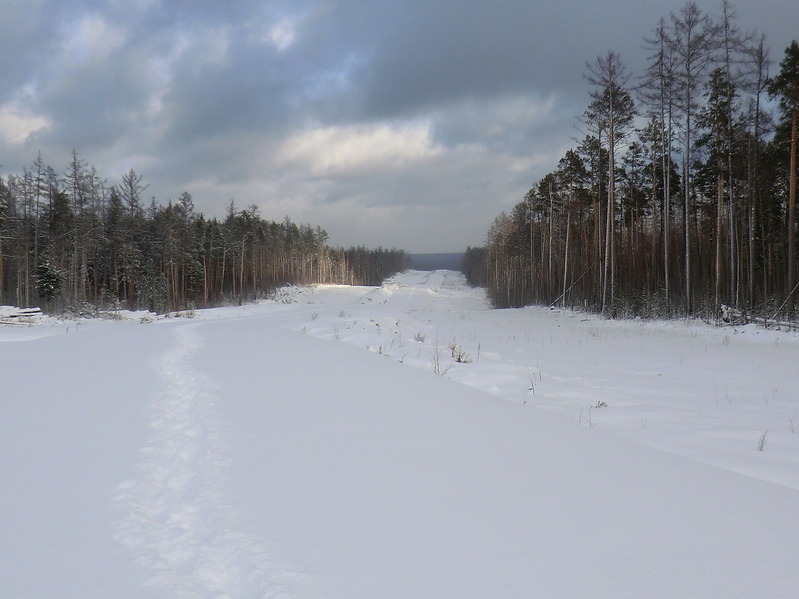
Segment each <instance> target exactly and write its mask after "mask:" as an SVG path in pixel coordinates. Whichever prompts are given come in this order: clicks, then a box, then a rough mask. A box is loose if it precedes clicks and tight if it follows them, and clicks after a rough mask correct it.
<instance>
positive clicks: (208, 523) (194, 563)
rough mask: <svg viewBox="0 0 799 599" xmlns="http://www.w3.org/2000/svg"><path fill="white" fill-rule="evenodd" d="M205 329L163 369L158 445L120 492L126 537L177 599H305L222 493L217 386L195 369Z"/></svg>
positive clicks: (157, 402)
mask: <svg viewBox="0 0 799 599" xmlns="http://www.w3.org/2000/svg"><path fill="white" fill-rule="evenodd" d="M197 326H198V325H196V324H192V325H187V326H181V327H178V328H176V329H175V336H176V338H177V342H176V344H175V345H174V346H173V347H172V348H170V349H169V350H167V351H166V352H165V353H164V354H163V355H161V356H160V357H159V358H158V360H157V364H156V368H157V371H158V375H159V377H160V378H161V379H162V380H163V382H164V390H163V391H162V392H161V393H159V394H158V395H157V396H156V397H155V398H154V402H153V408H152V420H151V427H152V436H151V439H150V440H149V442H148V444H147V445H146V446H145V447H144V448H142V450H141V455H140V463H139V470H140V475H139V479H138V480H135V481H128V482H125V483H122V484H121V485H120V493H119V497H118V500H119V501H120V503H121V504H122V505H123V507H124V509H125V513H126V514H127V515H126V516H125V518H124V519H123V520H122V521H121V522H120V523H119V526H118V531H117V535H116V538H117V540H118V541H119V542H121V543H122V544H123V545H125V546H126V547H128V548H129V549H130V550H131V551H132V552H133V553H134V555H136V558H137V561H139V562H141V564H142V565H143V566H144V567H145V569H146V570H147V573H148V583H149V584H151V585H153V586H156V587H159V588H161V589H163V590H164V592H165V594H166V596H168V597H170V599H265V598H275V599H295V598H296V597H297V595H295V594H294V592H293V591H292V590H291V587H293V586H296V585H297V584H298V583H299V582H300V580H301V579H302V577H301V576H299V575H298V574H296V573H295V572H293V571H291V570H289V569H287V568H286V567H283V566H278V565H276V564H275V563H273V561H272V560H270V558H269V556H268V554H267V552H266V551H265V549H264V548H263V547H262V545H261V543H259V542H258V540H256V539H255V538H252V536H251V535H248V534H246V533H243V532H240V529H241V528H242V527H241V525H238V526H237V525H236V522H235V521H236V517H235V515H234V513H233V510H232V507H231V505H230V502H229V500H228V499H227V497H226V496H225V493H224V492H223V491H222V489H223V488H224V485H223V483H224V477H223V476H222V473H223V470H224V465H225V460H224V457H223V456H224V451H223V444H222V443H221V440H220V434H219V429H220V426H219V423H218V422H217V420H216V417H215V414H214V395H213V385H212V383H211V381H210V380H209V379H208V377H207V376H205V375H204V374H203V373H202V372H200V371H198V370H197V369H196V368H194V367H193V366H192V364H191V356H192V355H193V354H194V352H196V351H197V350H198V349H199V348H200V347H201V346H202V339H201V337H200V335H199V333H198V332H197V330H196V329H197Z"/></svg>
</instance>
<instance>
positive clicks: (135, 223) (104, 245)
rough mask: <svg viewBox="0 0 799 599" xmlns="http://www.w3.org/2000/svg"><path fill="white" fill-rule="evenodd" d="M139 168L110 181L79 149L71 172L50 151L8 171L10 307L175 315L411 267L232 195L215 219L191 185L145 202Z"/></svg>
mask: <svg viewBox="0 0 799 599" xmlns="http://www.w3.org/2000/svg"><path fill="white" fill-rule="evenodd" d="M142 181H143V178H142V175H140V174H138V173H136V172H135V171H134V170H130V171H129V172H128V173H126V174H125V175H124V176H123V177H122V178H121V181H119V182H118V183H116V184H114V185H108V184H107V182H106V181H105V180H104V179H102V178H101V177H100V176H99V175H98V173H97V171H96V169H95V168H94V167H91V166H89V165H88V164H87V162H86V161H85V160H84V159H83V158H81V157H80V156H79V154H78V153H77V152H73V153H72V159H71V161H70V162H69V164H68V165H67V167H66V169H65V170H64V172H63V173H58V172H56V171H55V170H54V169H53V168H52V167H50V166H47V165H46V164H45V163H44V161H43V160H42V157H41V154H39V155H38V156H37V158H36V159H35V160H34V161H33V164H32V165H31V166H30V167H29V168H25V169H23V172H22V174H12V175H9V176H7V177H5V178H3V177H0V304H10V305H16V306H22V307H27V306H40V307H42V308H44V309H47V310H51V311H55V310H75V311H82V310H86V309H92V308H93V307H111V306H123V307H127V308H131V309H137V308H138V309H149V310H152V311H155V312H159V313H160V312H167V311H172V310H180V309H185V308H188V307H193V306H197V307H205V306H213V305H219V304H222V303H230V302H238V303H241V302H243V301H248V300H252V299H255V298H260V297H264V296H265V295H266V294H268V293H269V292H270V291H272V290H274V289H275V288H276V287H277V286H280V285H284V284H308V283H339V284H362V285H379V284H380V283H381V282H382V281H383V279H384V278H386V277H387V276H390V275H391V274H394V273H396V272H398V271H401V270H403V269H405V268H406V267H407V256H406V254H405V252H404V251H402V250H396V249H391V250H387V249H383V248H379V249H376V250H372V249H367V248H365V247H353V248H349V249H342V248H332V247H330V246H329V245H328V243H327V241H328V235H327V233H326V232H325V231H324V230H323V229H321V228H319V227H316V228H313V227H311V226H310V225H297V224H295V223H293V222H291V221H290V220H289V219H288V218H286V219H285V220H284V221H282V222H273V221H268V220H265V219H263V218H261V216H260V214H259V210H258V208H257V207H256V206H249V207H247V208H245V209H238V208H237V207H236V205H235V203H234V202H233V201H232V200H231V201H229V203H228V205H227V211H226V216H225V218H224V219H221V220H219V219H217V218H210V219H209V218H206V217H205V216H204V215H203V214H202V213H200V212H197V211H196V210H195V208H194V203H193V200H192V197H191V195H190V194H189V193H185V192H184V193H183V194H182V195H181V196H180V197H179V198H178V199H177V201H175V202H172V201H169V202H168V203H167V204H166V205H165V206H164V205H161V204H159V203H157V202H156V200H155V199H154V198H153V199H151V201H150V202H149V203H147V202H146V200H145V198H144V193H145V191H146V189H147V185H145V184H144V183H143V182H142Z"/></svg>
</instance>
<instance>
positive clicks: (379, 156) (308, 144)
mask: <svg viewBox="0 0 799 599" xmlns="http://www.w3.org/2000/svg"><path fill="white" fill-rule="evenodd" d="M440 152H441V148H440V147H438V146H437V145H435V144H434V143H433V142H432V140H431V136H430V128H429V125H428V124H426V123H425V124H411V125H405V126H393V125H376V126H375V125H358V126H349V127H324V128H316V129H309V130H306V131H303V132H301V133H298V134H297V135H294V136H292V137H290V138H289V139H288V140H287V141H286V142H285V144H284V147H283V149H282V151H281V154H282V156H283V157H284V159H285V160H286V161H287V162H304V163H307V164H308V165H309V168H310V171H311V173H312V174H313V175H314V176H316V177H337V176H339V177H346V176H363V175H368V174H371V173H375V172H378V171H393V170H398V169H402V168H404V167H407V166H408V165H410V164H413V163H417V162H419V161H422V160H425V159H428V158H431V157H433V156H436V155H438V154H440Z"/></svg>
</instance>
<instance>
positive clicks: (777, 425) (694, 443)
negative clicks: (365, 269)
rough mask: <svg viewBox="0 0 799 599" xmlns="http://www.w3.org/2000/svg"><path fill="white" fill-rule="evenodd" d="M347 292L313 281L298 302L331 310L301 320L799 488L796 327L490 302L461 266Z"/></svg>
mask: <svg viewBox="0 0 799 599" xmlns="http://www.w3.org/2000/svg"><path fill="white" fill-rule="evenodd" d="M362 289H363V288H362ZM336 292H337V290H336V289H334V288H317V289H316V290H312V291H310V292H309V291H306V292H304V293H303V294H302V295H301V296H300V297H299V298H298V300H299V301H301V302H310V303H314V302H317V303H318V304H319V305H320V308H319V309H318V311H317V316H316V317H315V318H314V319H312V320H308V321H307V322H304V323H298V324H297V326H298V327H299V328H301V329H302V330H304V331H306V332H307V333H309V334H311V335H314V336H318V337H322V338H327V339H336V340H339V341H341V342H344V343H349V344H353V345H358V346H361V347H365V348H367V349H369V350H370V351H373V352H377V353H380V354H383V355H385V356H387V357H390V358H392V359H395V360H401V361H402V362H403V363H404V364H407V365H413V366H416V367H418V368H422V369H425V370H431V371H432V370H435V362H436V357H435V356H436V355H437V356H438V362H439V367H438V370H439V372H440V373H441V372H443V373H444V376H446V377H447V378H449V379H451V380H454V381H458V382H461V383H465V384H467V385H470V386H473V387H476V388H478V389H481V390H483V391H486V392H489V393H491V394H494V395H497V396H499V397H502V398H503V399H507V400H510V401H515V402H521V403H526V404H529V405H534V406H537V407H540V408H543V409H546V410H548V411H552V412H555V413H558V414H560V415H562V416H564V417H566V418H568V419H570V420H572V421H574V422H576V423H578V424H582V425H583V426H586V427H589V428H598V429H601V430H602V431H603V432H609V433H612V434H617V435H621V436H623V437H625V438H628V439H631V440H634V441H636V442H638V443H642V444H644V445H648V446H652V447H656V448H658V449H663V450H665V451H669V452H671V453H675V454H678V455H681V456H684V457H689V458H692V459H696V460H698V461H701V462H704V463H709V464H712V465H715V466H719V467H722V468H725V469H729V470H733V471H736V472H740V473H742V474H746V475H748V476H753V477H756V478H761V479H763V480H768V481H770V482H776V483H778V484H782V485H786V486H789V487H791V488H794V489H799V391H797V389H799V335H797V334H796V333H789V332H780V331H767V330H763V329H760V328H757V327H755V326H746V327H735V328H733V327H722V328H717V327H713V326H709V325H704V324H702V323H696V322H684V321H673V322H657V321H656V322H649V321H607V320H603V319H601V318H599V317H596V316H592V315H587V314H580V313H574V312H570V311H560V310H547V309H545V308H538V307H530V308H525V309H520V310H490V309H488V306H487V305H486V303H485V299H484V295H483V293H482V291H481V290H476V289H469V288H468V287H466V286H465V285H464V283H463V277H462V276H461V275H460V274H457V273H452V272H448V271H436V272H434V273H414V272H410V273H405V274H403V275H399V276H398V277H396V279H395V280H394V281H393V282H392V283H391V284H390V285H385V286H384V287H383V288H380V289H378V290H368V289H364V290H363V292H362V293H363V295H362V296H361V297H359V298H357V299H356V300H354V301H350V305H349V306H345V307H343V308H341V307H339V304H343V303H344V302H345V301H348V300H346V299H345V297H347V298H348V297H350V296H351V294H352V291H349V292H346V293H345V294H344V295H343V296H342V297H341V298H340V299H339V300H338V301H336V300H335V299H334V295H335V293H336ZM316 296H318V299H317V298H316ZM331 303H332V304H334V305H335V306H337V307H336V308H333V307H331V308H326V307H324V306H326V305H328V304H331ZM451 346H454V347H455V351H454V353H460V354H463V356H465V360H466V361H465V362H460V363H459V362H457V361H456V360H455V359H453V351H452V350H451V349H450V347H451ZM444 371H446V372H444ZM759 449H760V451H759Z"/></svg>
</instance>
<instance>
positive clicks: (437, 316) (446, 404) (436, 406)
mask: <svg viewBox="0 0 799 599" xmlns="http://www.w3.org/2000/svg"><path fill="white" fill-rule="evenodd" d="M282 301H283V302H285V301H288V302H295V303H275V302H264V303H261V304H257V305H252V306H243V307H234V308H222V309H216V310H208V311H198V313H197V315H196V317H195V318H194V319H185V318H180V319H163V320H155V321H154V322H151V323H150V324H138V322H139V321H122V322H96V321H87V322H83V323H81V324H80V326H75V324H72V325H70V326H71V328H70V329H69V332H67V330H66V327H65V326H64V324H63V323H54V324H49V325H45V324H43V325H41V326H35V327H31V329H30V331H31V333H30V337H27V338H24V339H23V338H21V337H20V336H19V334H18V333H17V332H16V331H19V330H21V329H18V328H14V329H13V331H12V330H7V329H0V364H2V365H3V385H2V396H1V397H0V444H2V446H0V468H1V469H2V470H1V472H2V479H3V481H4V485H3V488H2V490H0V513H3V514H4V518H3V519H0V555H2V556H3V559H2V560H0V597H3V598H5V597H8V598H10V599H17V598H24V599H51V598H52V597H59V598H66V599H73V598H74V599H78V598H81V599H101V598H103V599H105V598H107V597H115V598H121V599H131V598H141V599H152V598H156V597H160V598H174V597H178V598H181V599H182V598H186V599H210V598H215V599H223V598H230V599H239V598H242V599H250V598H252V599H262V598H266V597H282V598H288V597H292V598H296V599H311V598H314V599H359V598H363V599H374V598H376V597H379V598H381V599H394V598H396V599H400V598H402V599H407V598H408V597H414V598H419V599H440V598H445V597H453V598H454V597H457V598H458V599H470V598H475V599H477V598H480V599H484V598H485V597H492V598H500V599H503V598H507V599H517V598H518V597H529V596H535V597H544V598H546V597H553V598H554V597H596V598H600V599H602V598H608V599H610V598H613V599H618V598H625V597H629V598H631V599H632V598H640V597H664V598H665V597H668V598H675V599H676V598H684V597H696V598H716V597H751V596H760V597H770V598H776V599H781V598H785V599H789V598H792V597H795V589H796V588H799V570H797V568H796V567H795V558H796V555H797V554H798V553H799V520H797V518H796V517H795V516H796V513H797V508H799V492H798V491H797V487H796V485H795V484H794V483H793V482H792V481H794V480H795V479H793V478H792V476H793V475H794V472H795V470H796V455H797V451H796V446H795V445H794V442H795V439H797V438H799V432H798V433H797V434H796V435H795V434H794V433H793V432H792V431H790V430H789V429H788V427H787V426H785V425H784V424H783V425H782V426H784V427H785V428H784V430H783V429H781V428H780V424H779V423H780V422H783V421H782V420H780V418H781V417H784V415H785V413H788V414H790V412H789V410H790V409H791V406H792V404H793V403H794V401H793V400H794V396H793V395H792V393H793V391H792V390H793V389H796V388H799V387H797V385H796V384H795V383H796V381H795V377H796V376H797V375H796V373H795V372H796V369H794V370H791V369H790V367H791V365H795V364H796V362H795V360H796V355H797V353H796V351H795V350H796V340H795V338H794V337H792V336H790V335H786V334H784V333H775V332H768V331H758V330H756V329H748V328H747V329H740V330H731V329H723V330H720V329H714V328H709V327H706V326H704V325H696V324H685V323H671V324H663V323H637V322H633V323H619V322H606V321H602V320H600V319H596V318H589V317H586V316H584V315H579V314H573V313H561V312H558V311H548V310H539V309H524V310H504V311H490V310H488V309H487V306H486V305H485V301H484V299H483V297H482V294H481V293H480V292H479V290H472V289H468V288H466V287H465V286H464V285H463V281H462V278H461V277H460V276H459V275H456V274H455V273H450V272H445V271H438V272H434V273H418V272H408V273H404V274H403V275H400V276H398V277H396V278H395V279H394V280H393V281H392V282H390V284H387V285H385V286H383V287H382V288H379V289H369V288H346V287H317V288H312V289H311V288H306V289H294V290H286V291H284V292H283V295H282ZM34 332H35V334H34ZM436 340H438V342H436ZM6 341H14V342H13V343H11V342H6ZM453 343H454V345H455V347H456V350H452V349H450V348H449V345H450V344H453ZM365 350H369V351H365ZM453 352H454V353H457V352H463V355H462V356H461V357H462V358H463V360H462V361H461V362H457V361H455V360H454V359H453ZM436 354H438V365H439V374H440V376H435V375H434V374H433V371H434V369H435V368H434V361H435V355H436ZM400 362H401V363H400ZM409 366H416V368H409ZM792 377H793V378H792ZM460 383H466V385H463V384H460ZM470 386H471V387H472V388H470ZM486 391H488V392H489V393H486ZM714 394H715V396H714ZM763 398H765V399H767V401H763ZM507 400H510V401H507ZM603 402H604V403H605V404H606V405H604V406H602V405H601V403H603ZM761 427H769V432H768V435H767V438H766V441H765V442H764V446H763V447H762V448H760V449H759V448H758V438H756V437H757V435H758V434H759V433H760V429H761ZM752 435H754V436H755V437H752ZM631 441H634V442H631ZM645 445H649V446H651V447H646V446H645ZM661 449H664V450H665V451H661ZM674 454H682V455H685V456H688V457H690V458H691V459H690V460H686V459H684V458H683V457H679V456H676V455H674ZM718 466H721V467H722V468H723V469H722V468H719V467H718ZM741 473H743V474H746V476H742V475H741ZM762 479H773V480H775V481H776V482H778V483H780V484H772V483H769V482H765V481H764V480H762ZM6 556H11V558H6Z"/></svg>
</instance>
